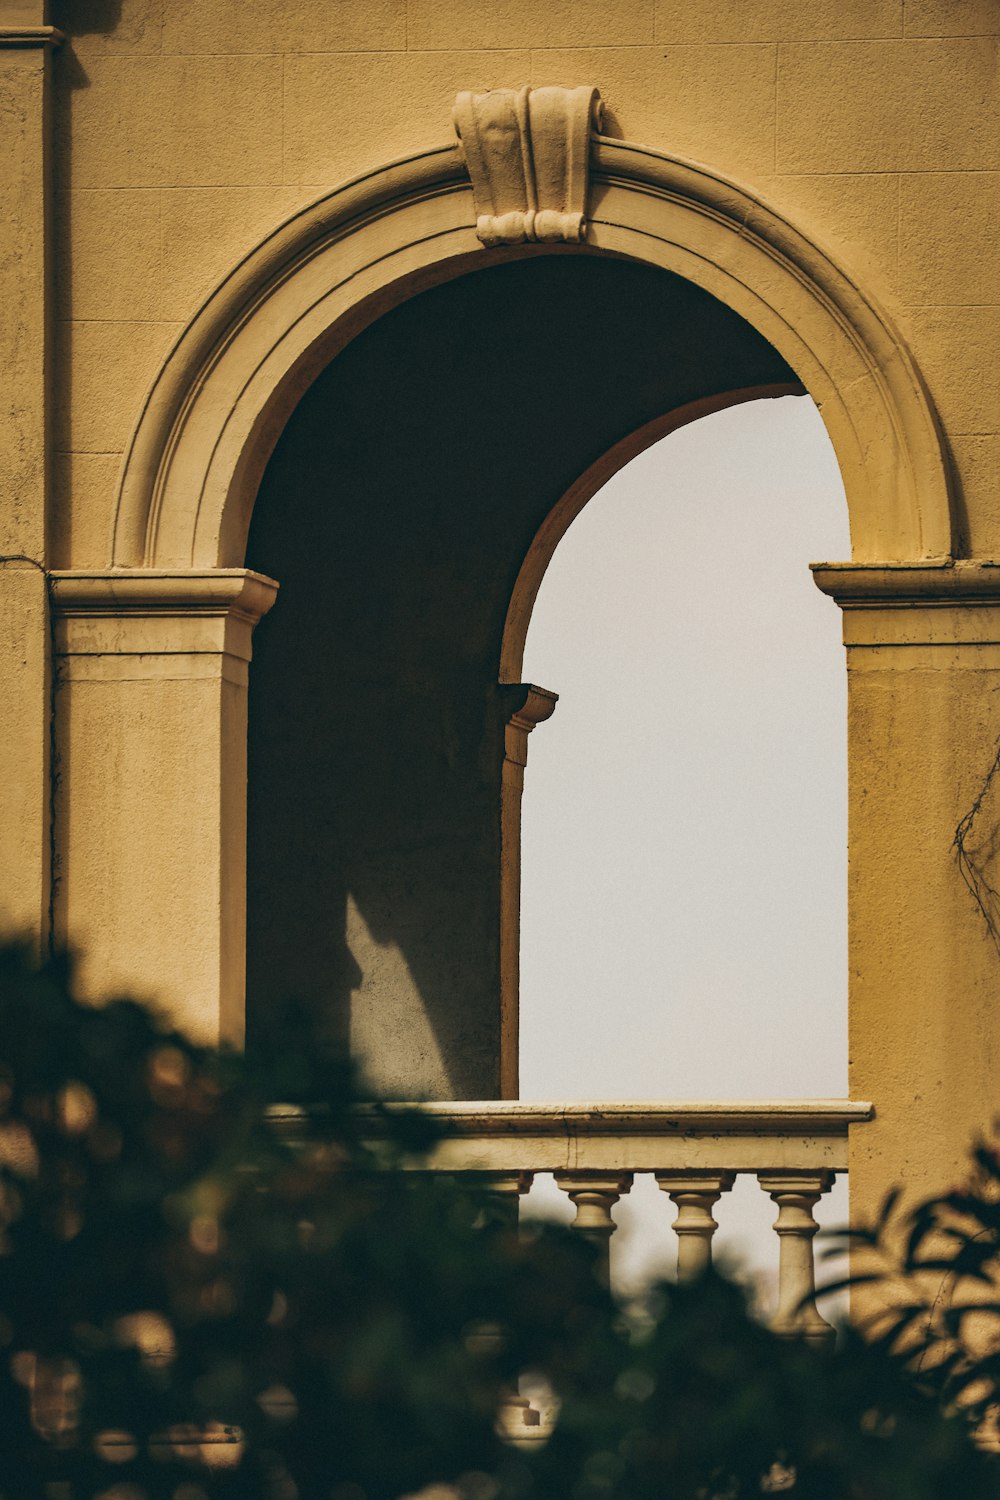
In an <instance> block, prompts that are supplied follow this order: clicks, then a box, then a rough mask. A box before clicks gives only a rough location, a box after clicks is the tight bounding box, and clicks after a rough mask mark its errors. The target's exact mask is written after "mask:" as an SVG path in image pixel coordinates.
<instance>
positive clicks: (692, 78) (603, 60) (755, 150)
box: [531, 45, 775, 177]
mask: <svg viewBox="0 0 1000 1500" xmlns="http://www.w3.org/2000/svg"><path fill="white" fill-rule="evenodd" d="M774 67H775V48H774V47H772V46H764V45H746V46H686V45H685V46H676V47H641V48H624V47H615V48H574V49H566V50H539V51H537V52H535V53H534V54H533V56H532V64H531V81H532V83H533V84H536V85H541V84H552V83H559V84H565V85H567V86H572V85H574V84H582V83H593V84H596V85H597V87H598V88H599V89H600V90H601V94H602V96H603V97H604V100H605V104H606V108H607V123H606V126H605V129H606V131H607V133H608V134H610V135H620V136H623V137H624V138H625V139H627V140H630V141H635V142H636V143H637V144H639V145H644V146H654V147H657V148H658V149H659V150H661V151H668V152H670V153H671V154H675V155H678V156H689V157H692V158H694V159H696V160H698V161H703V162H708V163H710V164H711V165H713V166H715V167H718V168H719V169H720V170H722V171H729V172H733V173H736V174H742V175H743V176H744V177H746V176H751V177H752V176H756V175H760V174H763V173H770V172H771V171H773V164H774Z"/></svg>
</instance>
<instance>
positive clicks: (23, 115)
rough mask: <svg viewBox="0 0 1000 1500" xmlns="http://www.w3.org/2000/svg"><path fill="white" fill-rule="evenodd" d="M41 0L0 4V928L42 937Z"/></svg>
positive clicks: (44, 42)
mask: <svg viewBox="0 0 1000 1500" xmlns="http://www.w3.org/2000/svg"><path fill="white" fill-rule="evenodd" d="M59 40H61V37H60V33H59V32H58V31H56V30H55V28H54V27H52V26H50V25H49V24H48V14H47V8H46V5H45V4H44V3H43V0H0V137H2V140H3V146H2V149H0V223H2V224H3V226H4V241H5V243H4V254H3V256H2V257H0V412H2V413H3V429H2V432H0V639H2V640H3V642H4V650H3V651H2V652H0V702H2V703H3V713H4V732H3V734H2V735H0V787H2V788H3V795H2V801H0V870H2V871H3V889H2V891H0V930H2V931H8V932H10V931H16V932H20V933H24V934H26V935H28V936H30V937H32V938H35V939H41V940H42V941H43V942H44V940H45V938H46V936H47V933H48V927H49V897H50V847H49V843H50V840H49V835H50V817H49V811H50V793H51V786H50V754H49V752H50V730H51V720H50V696H51V694H50V676H49V625H48V615H47V598H46V586H45V575H44V568H45V564H46V531H47V524H46V523H47V514H46V513H47V507H48V466H49V452H48V425H49V356H50V339H49V326H50V321H51V308H50V305H49V296H50V276H49V267H50V235H51V224H50V184H49V152H50V142H49V136H50V130H49V113H50V110H49V90H50V67H49V53H50V50H51V48H52V46H53V45H54V44H56V43H57V42H58V41H59Z"/></svg>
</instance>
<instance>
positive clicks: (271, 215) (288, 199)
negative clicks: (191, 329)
mask: <svg viewBox="0 0 1000 1500" xmlns="http://www.w3.org/2000/svg"><path fill="white" fill-rule="evenodd" d="M314 196H315V194H314V193H312V192H311V191H306V192H303V191H301V190H297V189H295V188H270V187H268V188H239V187H235V188H165V189H164V190H163V192H162V194H161V195H160V203H161V225H162V282H161V288H160V299H159V304H158V307H159V316H160V317H163V318H170V319H173V318H180V319H183V320H184V321H185V322H186V321H187V319H188V318H190V317H192V316H193V315H194V313H195V312H196V311H197V309H198V306H199V304H200V302H201V300H202V298H203V297H204V296H205V295H206V294H207V293H208V292H210V291H211V290H212V288H213V287H214V286H215V285H216V284H217V283H218V282H219V281H221V280H222V278H223V277H224V276H225V275H226V273H227V272H228V271H230V270H231V269H232V267H233V266H235V265H236V264H238V262H239V261H240V260H241V259H242V257H243V256H244V255H245V254H246V253H247V252H248V251H249V250H252V249H253V248H254V246H255V245H257V244H258V243H259V241H260V240H262V239H263V238H264V237H265V235H267V234H268V233H269V232H270V231H271V230H272V229H274V228H276V227H277V225H278V224H280V223H281V221H282V220H283V219H286V218H287V217H288V216H289V214H291V213H292V212H293V211H294V210H295V209H296V208H298V207H300V206H301V205H302V204H304V203H307V202H310V201H311V200H312V198H313V197H314Z"/></svg>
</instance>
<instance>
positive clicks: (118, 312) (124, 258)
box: [56, 188, 162, 320]
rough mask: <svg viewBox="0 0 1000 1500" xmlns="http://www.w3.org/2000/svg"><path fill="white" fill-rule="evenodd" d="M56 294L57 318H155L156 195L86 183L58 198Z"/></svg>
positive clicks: (157, 268) (158, 268) (157, 287)
mask: <svg viewBox="0 0 1000 1500" xmlns="http://www.w3.org/2000/svg"><path fill="white" fill-rule="evenodd" d="M57 215H58V217H57V224H58V229H57V240H56V243H57V247H58V260H57V264H56V296H57V299H58V314H59V316H60V317H61V318H85V319H95V320H100V319H109V318H110V319H120V318H126V319H129V318H142V319H147V318H158V317H160V316H161V313H160V294H161V288H162V273H161V266H160V195H159V193H158V192H157V191H156V190H155V189H152V188H130V189H124V190H123V189H121V188H84V189H81V190H79V191H77V192H71V193H61V194H60V195H59V198H58V202H57Z"/></svg>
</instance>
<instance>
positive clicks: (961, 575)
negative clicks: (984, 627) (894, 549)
mask: <svg viewBox="0 0 1000 1500" xmlns="http://www.w3.org/2000/svg"><path fill="white" fill-rule="evenodd" d="M810 567H811V570H812V575H813V579H814V581H815V584H816V587H817V588H818V589H820V590H821V591H822V592H823V593H824V594H829V596H830V598H831V599H835V600H836V602H837V603H838V604H839V605H840V607H841V609H886V608H895V609H912V608H925V607H927V606H934V605H937V606H949V605H953V604H956V603H958V604H961V603H967V604H1000V562H997V561H994V560H993V559H991V558H989V559H987V558H983V559H975V560H973V559H971V558H953V557H941V558H933V559H926V560H922V561H918V562H870V563H854V562H820V563H811V564H810Z"/></svg>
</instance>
